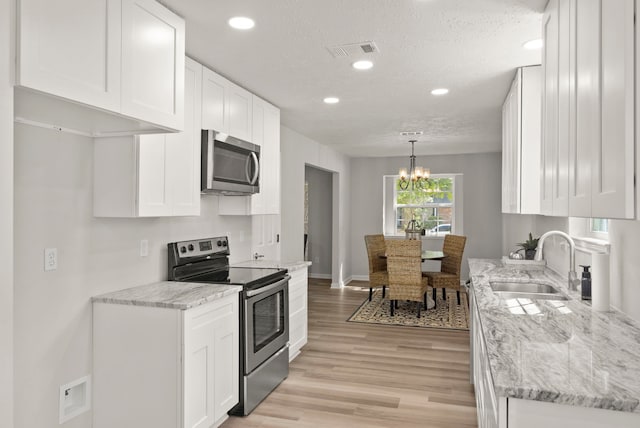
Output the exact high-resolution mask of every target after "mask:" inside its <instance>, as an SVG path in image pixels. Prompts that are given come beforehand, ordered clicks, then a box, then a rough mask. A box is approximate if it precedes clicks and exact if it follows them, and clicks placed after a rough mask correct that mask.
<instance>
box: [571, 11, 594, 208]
mask: <svg viewBox="0 0 640 428" xmlns="http://www.w3.org/2000/svg"><path fill="white" fill-rule="evenodd" d="M572 3H574V4H573V6H574V7H575V36H574V37H575V47H574V49H575V58H576V69H575V106H576V107H575V109H576V112H575V118H573V120H575V140H574V139H571V140H570V142H571V151H570V153H571V156H570V163H569V164H570V169H571V180H570V211H569V214H570V215H571V216H572V217H590V216H591V175H592V171H591V166H592V161H591V159H592V158H593V156H595V155H596V153H593V151H592V148H593V147H595V145H596V140H600V83H599V82H600V53H599V48H598V46H599V44H600V4H599V3H600V1H599V0H580V1H575V2H572Z"/></svg>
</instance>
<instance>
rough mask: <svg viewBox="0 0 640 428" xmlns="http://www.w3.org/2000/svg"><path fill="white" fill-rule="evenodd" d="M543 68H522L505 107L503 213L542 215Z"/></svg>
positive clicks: (503, 127) (503, 113) (503, 128)
mask: <svg viewBox="0 0 640 428" xmlns="http://www.w3.org/2000/svg"><path fill="white" fill-rule="evenodd" d="M541 81H542V76H541V67H540V66H538V65H536V66H530V67H523V68H520V69H518V70H517V71H516V77H515V79H514V80H513V84H512V85H511V90H510V91H509V94H508V95H507V98H506V99H505V102H504V105H503V108H502V212H504V213H520V214H539V213H540V141H541V136H540V132H541V114H542V107H541V102H542V87H541Z"/></svg>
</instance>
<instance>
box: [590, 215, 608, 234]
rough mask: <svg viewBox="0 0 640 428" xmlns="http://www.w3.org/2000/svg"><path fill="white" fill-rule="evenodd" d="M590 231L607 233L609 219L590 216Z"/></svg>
mask: <svg viewBox="0 0 640 428" xmlns="http://www.w3.org/2000/svg"><path fill="white" fill-rule="evenodd" d="M591 232H595V233H609V219H606V218H592V219H591Z"/></svg>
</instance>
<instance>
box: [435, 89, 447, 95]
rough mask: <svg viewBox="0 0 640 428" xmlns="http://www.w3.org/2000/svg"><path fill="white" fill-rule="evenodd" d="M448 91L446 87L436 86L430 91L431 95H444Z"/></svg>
mask: <svg viewBox="0 0 640 428" xmlns="http://www.w3.org/2000/svg"><path fill="white" fill-rule="evenodd" d="M448 93H449V90H448V89H447V88H438V89H434V90H433V91H431V95H446V94H448Z"/></svg>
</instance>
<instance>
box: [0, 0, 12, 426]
mask: <svg viewBox="0 0 640 428" xmlns="http://www.w3.org/2000/svg"><path fill="white" fill-rule="evenodd" d="M0 17H1V18H0V52H2V53H3V54H2V56H0V200H2V209H0V278H2V280H1V281H0V426H3V427H12V426H13V337H14V335H13V64H14V62H13V57H14V49H13V45H14V44H13V29H14V24H15V13H14V1H13V0H3V1H2V2H0Z"/></svg>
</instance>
